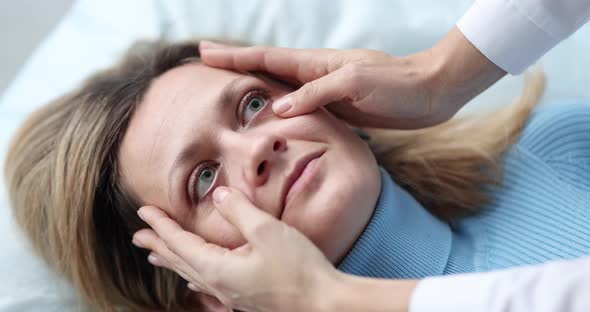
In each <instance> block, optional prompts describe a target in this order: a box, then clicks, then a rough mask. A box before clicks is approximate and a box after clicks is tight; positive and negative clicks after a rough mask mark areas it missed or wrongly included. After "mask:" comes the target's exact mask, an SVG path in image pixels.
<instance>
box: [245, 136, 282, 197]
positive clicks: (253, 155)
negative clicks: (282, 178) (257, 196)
mask: <svg viewBox="0 0 590 312" xmlns="http://www.w3.org/2000/svg"><path fill="white" fill-rule="evenodd" d="M246 144H250V146H249V147H248V150H249V152H248V154H249V155H245V156H246V162H245V164H244V168H243V169H244V175H245V178H246V181H248V183H251V184H252V185H253V186H260V185H263V184H264V183H266V181H267V180H268V177H269V176H270V173H271V170H273V168H274V167H276V166H275V163H276V158H277V156H278V155H279V154H280V153H281V152H283V151H285V150H286V149H287V141H286V139H285V138H283V137H281V136H276V135H266V136H264V137H258V138H257V139H254V140H252V141H251V142H249V143H246Z"/></svg>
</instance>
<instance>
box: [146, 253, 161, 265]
mask: <svg viewBox="0 0 590 312" xmlns="http://www.w3.org/2000/svg"><path fill="white" fill-rule="evenodd" d="M148 262H149V263H151V264H153V265H155V266H162V262H160V258H158V257H157V256H156V255H154V254H149V255H148Z"/></svg>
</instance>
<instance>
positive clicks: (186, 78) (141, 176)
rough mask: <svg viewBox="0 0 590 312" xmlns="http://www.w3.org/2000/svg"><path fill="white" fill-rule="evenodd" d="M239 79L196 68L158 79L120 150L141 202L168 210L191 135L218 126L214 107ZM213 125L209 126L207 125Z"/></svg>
mask: <svg viewBox="0 0 590 312" xmlns="http://www.w3.org/2000/svg"><path fill="white" fill-rule="evenodd" d="M237 76H239V74H237V73H234V72H230V71H226V70H220V69H215V68H210V67H207V66H204V65H202V64H200V63H191V64H187V65H183V66H180V67H177V68H174V69H171V70H169V71H167V72H166V73H164V74H163V75H161V76H160V77H158V78H156V79H154V81H153V82H152V84H151V85H150V87H149V89H148V91H147V92H146V94H145V95H144V97H143V100H142V102H141V103H140V105H139V106H138V108H137V110H136V112H135V113H134V115H133V116H132V118H131V120H130V123H129V126H128V129H127V131H126V133H125V135H124V137H123V141H122V143H121V148H120V151H119V163H120V168H121V178H122V179H123V183H124V185H126V187H127V188H129V189H130V190H131V191H132V192H133V193H135V194H136V195H137V197H138V198H139V199H140V200H141V201H142V202H146V203H149V204H154V205H161V206H164V205H168V204H169V203H168V202H167V196H166V195H167V193H168V181H167V179H168V176H167V174H168V172H167V170H168V169H169V168H168V167H169V166H170V164H171V163H172V160H173V159H174V157H175V156H176V155H173V152H174V151H177V150H179V149H180V146H181V145H182V142H184V141H185V140H186V138H187V136H189V135H195V133H198V132H199V131H202V129H210V130H213V129H214V128H213V127H211V126H212V125H215V124H216V123H215V120H214V118H213V117H214V115H215V112H214V111H213V110H212V109H213V102H214V101H216V100H217V96H218V95H219V92H220V90H221V89H222V88H223V87H224V86H225V85H226V84H227V83H229V82H230V81H232V80H233V79H235V78H236V77H237ZM207 123H209V125H208V124H207Z"/></svg>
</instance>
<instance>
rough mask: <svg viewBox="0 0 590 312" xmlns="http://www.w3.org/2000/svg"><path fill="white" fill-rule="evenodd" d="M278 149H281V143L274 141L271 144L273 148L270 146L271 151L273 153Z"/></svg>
mask: <svg viewBox="0 0 590 312" xmlns="http://www.w3.org/2000/svg"><path fill="white" fill-rule="evenodd" d="M279 148H281V142H280V141H275V144H273V146H272V150H273V151H278V150H279Z"/></svg>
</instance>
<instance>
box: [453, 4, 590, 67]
mask: <svg viewBox="0 0 590 312" xmlns="http://www.w3.org/2000/svg"><path fill="white" fill-rule="evenodd" d="M589 18H590V1H588V0H476V1H475V2H474V3H473V5H472V6H471V8H470V9H469V10H468V11H467V12H466V13H465V15H463V17H462V18H461V19H460V20H459V21H458V22H457V27H458V28H459V29H460V30H461V32H462V33H463V34H464V35H465V37H467V39H468V40H469V41H471V43H473V45H475V46H476V47H477V48H478V49H479V50H480V51H481V52H482V53H483V54H484V55H485V56H486V57H487V58H488V59H490V60H491V61H492V62H494V63H495V64H496V65H498V66H499V67H500V68H502V69H504V70H505V71H507V72H509V73H511V74H519V73H521V72H522V71H524V70H525V69H526V68H527V67H528V66H530V65H531V64H533V63H534V62H536V61H537V60H538V59H539V58H541V56H543V55H544V54H545V53H547V51H549V50H550V49H551V48H553V47H554V46H555V45H557V44H558V43H559V42H561V41H562V40H564V39H566V38H567V37H569V36H570V35H571V34H573V33H574V32H575V31H576V30H578V28H580V27H582V25H584V24H585V23H586V22H587V21H588V19H589Z"/></svg>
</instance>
